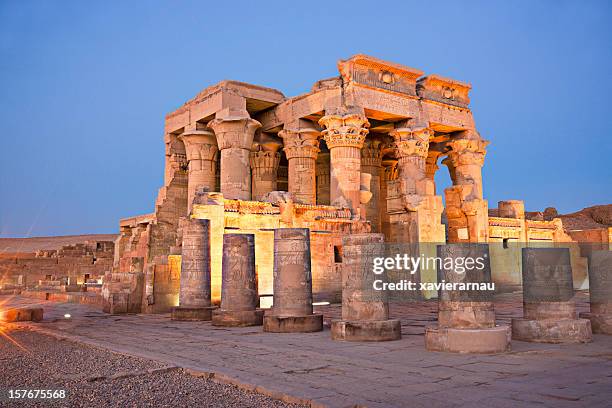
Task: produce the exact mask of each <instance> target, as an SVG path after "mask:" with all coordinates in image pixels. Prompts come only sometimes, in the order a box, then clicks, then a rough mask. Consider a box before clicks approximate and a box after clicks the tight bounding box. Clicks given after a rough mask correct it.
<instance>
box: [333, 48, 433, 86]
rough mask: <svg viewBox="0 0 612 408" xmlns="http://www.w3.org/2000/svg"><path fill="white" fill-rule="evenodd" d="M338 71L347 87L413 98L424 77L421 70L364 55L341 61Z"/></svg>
mask: <svg viewBox="0 0 612 408" xmlns="http://www.w3.org/2000/svg"><path fill="white" fill-rule="evenodd" d="M338 71H340V75H342V79H343V80H344V83H345V85H347V84H351V83H352V84H355V85H359V86H365V87H368V88H381V89H385V90H387V91H393V92H398V93H404V94H408V95H413V96H414V95H416V80H417V78H419V77H420V76H421V75H423V71H421V70H418V69H415V68H410V67H407V66H404V65H400V64H396V63H393V62H388V61H383V60H380V59H378V58H374V57H370V56H368V55H364V54H358V55H354V56H352V57H351V58H349V59H347V60H341V61H339V62H338Z"/></svg>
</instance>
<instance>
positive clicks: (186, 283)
mask: <svg viewBox="0 0 612 408" xmlns="http://www.w3.org/2000/svg"><path fill="white" fill-rule="evenodd" d="M181 225H182V226H183V252H182V256H181V277H180V288H179V306H178V307H175V308H174V309H173V310H172V319H173V320H210V319H211V316H212V310H213V309H214V307H212V306H211V290H210V221H209V220H200V219H197V218H188V219H186V220H184V221H181Z"/></svg>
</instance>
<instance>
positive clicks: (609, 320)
mask: <svg viewBox="0 0 612 408" xmlns="http://www.w3.org/2000/svg"><path fill="white" fill-rule="evenodd" d="M580 318H581V319H588V320H590V321H591V329H592V331H593V333H594V334H612V314H599V313H589V312H584V313H580Z"/></svg>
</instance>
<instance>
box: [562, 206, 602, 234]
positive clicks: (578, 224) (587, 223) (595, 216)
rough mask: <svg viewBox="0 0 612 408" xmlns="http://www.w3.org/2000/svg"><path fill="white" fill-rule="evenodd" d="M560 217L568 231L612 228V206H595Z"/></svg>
mask: <svg viewBox="0 0 612 408" xmlns="http://www.w3.org/2000/svg"><path fill="white" fill-rule="evenodd" d="M558 217H559V218H561V220H563V227H564V228H565V229H568V230H582V229H594V228H606V227H612V204H605V205H595V206H593V207H587V208H583V209H582V210H580V211H576V212H575V213H571V214H562V215H558Z"/></svg>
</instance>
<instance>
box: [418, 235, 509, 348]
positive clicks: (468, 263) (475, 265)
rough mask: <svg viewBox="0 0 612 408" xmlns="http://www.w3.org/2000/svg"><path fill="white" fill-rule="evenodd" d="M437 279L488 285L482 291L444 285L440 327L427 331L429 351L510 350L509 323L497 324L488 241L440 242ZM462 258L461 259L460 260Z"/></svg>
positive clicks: (426, 339)
mask: <svg viewBox="0 0 612 408" xmlns="http://www.w3.org/2000/svg"><path fill="white" fill-rule="evenodd" d="M437 256H438V259H442V260H444V262H443V263H442V264H441V265H438V282H444V283H446V282H447V283H449V284H453V283H459V282H461V283H465V284H470V283H471V284H477V285H478V286H481V285H485V286H488V287H487V288H480V289H479V290H467V289H466V290H461V289H458V288H453V287H450V288H446V287H444V286H443V287H442V288H441V289H440V290H439V291H438V326H437V327H428V328H427V329H426V330H425V347H426V348H427V350H429V351H446V352H454V353H501V352H504V351H508V350H509V349H510V337H511V336H510V333H511V331H510V326H508V325H500V326H496V325H495V310H494V307H493V301H492V300H493V293H494V291H493V290H491V289H493V288H494V287H493V285H492V284H491V266H490V262H489V259H490V257H489V248H488V246H487V245H486V244H448V245H438V248H437ZM460 259H461V262H459V260H460ZM447 260H451V261H452V262H448V261H447Z"/></svg>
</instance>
